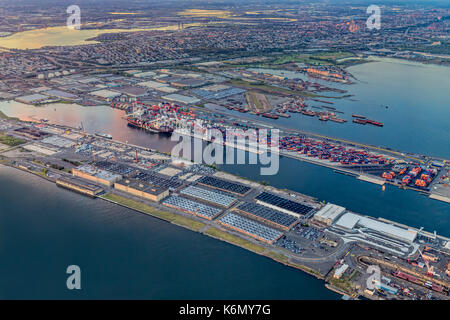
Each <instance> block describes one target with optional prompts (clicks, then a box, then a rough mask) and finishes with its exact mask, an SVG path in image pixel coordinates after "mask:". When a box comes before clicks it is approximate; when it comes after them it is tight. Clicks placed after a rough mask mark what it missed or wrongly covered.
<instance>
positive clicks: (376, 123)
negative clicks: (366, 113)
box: [366, 119, 383, 127]
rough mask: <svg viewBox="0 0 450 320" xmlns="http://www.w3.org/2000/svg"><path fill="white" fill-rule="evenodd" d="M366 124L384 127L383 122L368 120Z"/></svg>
mask: <svg viewBox="0 0 450 320" xmlns="http://www.w3.org/2000/svg"><path fill="white" fill-rule="evenodd" d="M366 123H369V124H373V125H374V126H378V127H382V126H383V124H382V123H381V122H378V121H374V120H370V119H367V120H366Z"/></svg>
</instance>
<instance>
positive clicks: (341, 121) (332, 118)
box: [330, 117, 347, 123]
mask: <svg viewBox="0 0 450 320" xmlns="http://www.w3.org/2000/svg"><path fill="white" fill-rule="evenodd" d="M330 121H334V122H338V123H344V122H347V120H345V119H341V118H335V117H331V118H330Z"/></svg>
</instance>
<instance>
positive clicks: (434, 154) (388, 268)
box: [0, 1, 450, 300]
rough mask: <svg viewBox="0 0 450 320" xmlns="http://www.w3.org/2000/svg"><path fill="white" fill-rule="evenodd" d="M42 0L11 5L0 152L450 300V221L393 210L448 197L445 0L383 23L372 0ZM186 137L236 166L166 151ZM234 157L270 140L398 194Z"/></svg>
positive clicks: (124, 202)
mask: <svg viewBox="0 0 450 320" xmlns="http://www.w3.org/2000/svg"><path fill="white" fill-rule="evenodd" d="M44 2H45V1H44ZM44 2H43V3H40V2H39V3H34V4H32V3H29V4H27V5H24V4H22V3H21V2H20V3H18V4H15V3H11V4H9V3H8V4H7V5H5V6H3V7H2V8H1V12H2V20H3V22H4V23H3V26H2V27H1V30H0V166H9V167H11V168H15V169H11V170H16V169H17V170H22V171H24V172H27V173H29V174H33V175H36V176H38V177H40V178H42V179H45V180H47V181H49V182H51V183H53V184H54V185H55V186H57V187H60V188H62V189H61V190H62V191H63V192H67V193H66V194H69V195H71V196H76V197H79V196H80V197H81V196H84V197H86V198H87V199H88V200H89V201H106V202H107V203H106V202H105V203H103V202H102V203H103V204H107V205H111V206H122V207H125V208H129V209H132V210H133V211H134V212H135V213H136V215H137V214H143V215H147V216H151V217H153V218H157V219H161V220H163V221H166V222H169V223H172V224H174V225H176V226H180V227H183V228H187V229H189V230H191V231H193V232H197V233H199V234H201V235H202V236H203V235H204V236H209V237H212V238H215V239H218V240H221V241H225V242H227V243H230V244H233V245H236V246H239V247H241V248H243V249H246V250H249V251H251V252H253V253H256V254H259V255H262V256H265V257H267V258H270V259H273V260H275V261H277V262H279V263H282V264H284V265H286V266H289V267H292V268H296V269H299V270H301V271H303V272H305V273H307V274H309V275H311V276H314V277H316V278H318V279H321V280H323V282H324V284H325V286H326V287H327V288H328V289H330V290H332V291H335V292H337V293H339V294H340V295H342V296H343V298H346V299H355V300H362V299H371V300H387V299H392V300H450V292H449V291H450V238H448V236H450V235H449V234H442V235H439V234H437V232H436V231H434V232H431V230H429V231H430V232H429V231H427V230H424V228H423V227H420V223H423V219H427V217H426V216H425V217H422V216H424V214H423V213H424V212H415V213H414V212H411V214H410V218H411V217H413V216H414V215H416V216H420V217H421V218H420V219H422V220H420V219H416V220H401V219H402V218H403V216H402V215H401V213H404V212H397V211H396V210H398V208H400V211H405V212H406V211H408V210H409V211H413V210H412V209H411V208H412V207H413V205H410V207H409V208H408V207H407V206H406V203H408V201H409V200H410V199H411V198H408V197H405V198H401V196H400V197H399V193H401V195H402V196H403V195H406V196H411V197H413V196H414V197H420V196H422V195H423V196H426V197H429V198H430V199H433V200H436V201H433V204H438V205H448V203H450V159H448V150H449V149H448V145H443V144H445V143H447V144H448V137H446V135H445V133H447V131H448V123H446V122H445V121H444V120H442V119H445V118H447V119H448V117H447V116H448V111H444V110H443V109H444V108H442V106H443V105H445V103H446V102H447V101H448V97H446V96H445V91H446V89H447V87H448V83H447V82H446V80H445V79H448V71H447V70H445V69H444V71H442V68H443V67H439V65H449V64H450V56H449V55H448V48H449V42H448V31H449V30H450V29H449V21H450V19H449V10H448V8H446V7H441V6H433V5H429V6H428V5H423V6H422V5H419V4H417V5H416V4H414V5H411V4H398V5H388V4H386V5H383V6H382V9H383V11H382V12H383V18H382V28H376V29H377V30H372V29H373V28H369V20H370V19H371V18H372V17H373V16H369V15H366V14H368V13H369V12H370V11H366V9H367V10H368V9H369V8H366V7H365V6H363V5H359V4H358V5H356V4H355V5H351V6H349V5H348V4H338V3H327V4H326V5H324V4H323V3H320V2H317V3H316V2H308V1H306V2H304V3H297V4H295V5H294V4H291V3H288V2H289V1H287V2H286V3H282V2H280V3H277V4H275V6H274V4H273V3H271V2H267V3H266V2H259V1H256V2H252V3H246V4H233V5H231V4H228V3H227V2H224V3H222V2H217V3H214V1H213V2H211V1H209V2H208V3H207V4H206V3H202V2H201V1H200V2H199V3H198V4H195V5H198V6H199V7H202V8H203V9H196V8H192V7H190V6H191V5H194V4H188V3H176V2H173V1H169V2H167V3H164V2H162V3H156V2H155V3H151V4H149V3H148V2H146V1H134V2H130V3H128V4H127V8H121V7H120V5H119V4H115V5H114V6H113V7H114V8H109V7H108V6H106V5H105V6H99V5H97V4H93V3H88V2H85V3H83V8H82V9H83V10H82V13H83V19H82V21H83V23H82V24H81V25H79V28H78V29H79V30H77V32H72V31H73V30H68V29H70V28H66V24H67V27H69V20H67V16H66V15H65V13H66V12H67V13H68V12H69V11H66V10H68V9H67V8H66V7H65V5H64V4H62V3H56V2H55V3H54V4H52V5H50V4H47V6H45V4H44ZM375 7H377V6H375ZM122 9H126V10H122ZM122 11H123V12H122ZM125 11H126V12H125ZM61 13H62V14H61ZM17 17H20V18H21V19H20V21H19V20H18V18H17ZM366 19H369V20H366ZM394 60H395V61H394ZM406 66H407V67H406ZM358 67H367V68H358ZM403 68H405V69H403ZM406 68H408V69H406ZM399 70H400V71H399ZM417 70H419V71H417ZM446 72H447V73H446ZM396 73H397V74H396ZM399 73H404V77H403V78H401V77H398V74H399ZM415 75H418V76H415ZM430 75H431V76H430ZM417 78H420V79H421V80H422V82H420V81H418V82H415V81H413V80H417ZM380 79H381V80H380ZM436 79H438V80H437V81H436ZM405 83H406V84H407V85H406V86H405ZM416 88H420V90H416V91H417V92H413V91H414V89H416ZM447 91H448V90H447ZM374 92H375V94H373V93H374ZM405 92H406V93H405ZM436 96H437V97H436ZM424 110H426V111H424ZM446 112H447V113H446ZM91 120H92V121H91ZM83 122H84V123H83ZM447 122H448V121H447ZM85 126H86V127H85ZM397 128H399V129H398V130H396V129H397ZM174 137H180V138H182V139H186V140H187V141H189V146H191V145H194V148H195V147H198V146H199V145H200V146H201V147H204V146H206V147H210V148H211V147H218V148H217V149H216V148H215V149H214V156H215V157H216V158H219V157H220V156H222V154H223V156H224V159H225V158H226V161H222V162H220V161H212V163H210V162H208V161H207V160H206V159H204V158H203V157H201V158H200V159H198V158H197V157H196V156H197V155H198V154H199V152H197V151H199V150H198V149H197V150H194V151H196V152H194V153H195V154H191V153H188V155H186V154H184V153H183V155H181V154H173V153H175V151H174V149H172V151H170V152H169V151H167V150H164V151H165V152H162V151H163V150H159V149H161V148H162V147H164V148H166V147H167V148H170V147H171V146H172V142H169V141H174V140H173V139H172V140H170V138H174ZM129 139H132V140H129ZM152 139H153V140H152ZM158 139H160V140H161V141H162V142H161V143H163V145H159V146H157V147H155V146H154V144H152V142H155V141H156V140H158ZM394 140H395V141H394ZM129 141H132V142H131V143H129ZM149 146H151V147H149ZM219 147H220V148H219ZM153 148H158V150H155V149H153ZM211 149H212V148H211ZM183 150H184V149H183ZM230 150H232V151H233V152H232V157H233V158H232V159H229V158H228V151H230ZM402 150H408V151H402ZM184 151H186V150H184ZM202 151H203V150H202ZM235 152H236V155H237V158H238V161H237V162H238V164H240V163H239V156H240V155H243V157H242V158H244V159H245V160H246V157H248V158H249V159H250V161H249V162H250V164H254V165H255V167H256V166H257V167H258V169H260V170H261V171H260V172H262V169H267V167H264V164H263V161H261V163H258V162H257V161H256V160H255V163H251V162H252V160H251V159H256V158H257V157H258V156H260V160H262V159H263V157H264V156H266V157H267V158H270V157H268V155H270V156H271V157H276V158H277V160H279V159H278V157H281V158H290V159H284V160H285V163H286V160H289V161H290V163H291V164H292V163H293V162H295V161H293V160H291V159H294V160H298V161H302V162H307V163H303V164H301V165H309V164H313V165H316V166H322V167H325V168H328V169H331V170H333V171H334V172H335V173H337V174H341V175H345V176H349V177H352V178H356V179H358V180H359V181H354V182H356V183H358V184H359V183H361V185H363V184H364V186H365V187H372V188H376V191H377V192H380V193H381V196H380V198H379V199H378V200H380V199H383V200H382V201H379V202H381V205H379V206H378V207H377V209H376V210H375V209H374V210H371V209H372V206H373V207H376V206H377V205H378V204H377V203H376V202H377V201H376V200H377V199H375V200H374V199H372V198H370V197H369V193H368V195H366V194H363V193H364V192H363V191H362V190H370V188H367V189H364V188H361V191H360V190H359V189H358V190H357V193H358V194H354V193H352V194H351V195H344V193H346V192H345V191H348V190H352V191H354V190H355V189H351V188H349V189H346V188H345V186H344V184H345V181H347V183H348V181H349V179H350V178H348V177H344V176H337V178H336V179H335V180H334V179H330V180H329V181H330V182H333V183H334V184H330V185H326V184H325V183H324V182H323V181H322V179H321V178H320V176H319V177H318V176H317V175H316V174H315V173H316V172H317V171H315V172H313V171H314V170H316V169H322V168H319V167H313V166H312V165H311V166H309V167H307V168H306V169H305V171H301V170H300V169H299V171H298V172H301V173H302V174H304V176H299V175H298V176H296V173H298V172H295V171H294V170H291V169H293V168H292V167H289V168H287V169H289V173H288V175H289V177H287V178H286V179H283V178H282V179H281V180H282V181H281V183H278V187H279V188H275V187H273V186H270V183H272V182H273V181H270V179H269V181H266V180H264V181H261V182H256V181H252V180H249V179H247V178H243V177H240V176H237V175H234V174H230V173H227V172H225V171H222V170H226V165H229V164H231V163H236V162H235V159H234V155H235ZM200 155H201V156H203V155H204V154H203V153H200ZM210 155H211V158H213V157H212V153H211V154H210ZM216 158H215V159H216ZM270 159H271V160H272V158H270ZM229 160H231V161H230V162H229ZM243 162H245V161H243ZM270 164H271V165H272V162H270ZM295 164H296V165H299V163H297V162H295ZM299 167H300V166H299ZM312 167H313V169H311V168H312ZM240 168H242V167H240ZM283 169H284V168H283ZM302 169H303V168H302ZM243 170H245V169H243ZM248 171H249V172H250V171H251V170H250V169H249V170H248ZM306 171H308V172H306ZM233 172H234V171H233ZM310 172H313V173H310ZM238 173H239V171H238ZM238 173H237V174H238ZM277 173H278V171H277ZM308 174H311V175H310V176H308ZM263 175H264V174H262V173H261V174H260V176H261V177H262V176H263ZM244 176H246V177H248V176H247V175H244ZM281 177H283V175H281ZM284 177H286V176H284ZM333 177H336V176H334V175H333ZM277 178H278V177H277ZM295 179H298V180H295ZM341 179H342V180H341ZM345 179H347V180H345ZM288 180H289V181H288ZM338 180H339V181H338ZM289 183H290V184H289ZM316 183H317V184H316ZM280 184H281V185H280ZM315 184H316V188H317V185H318V186H319V187H320V188H321V189H322V190H325V189H326V191H327V192H328V191H330V190H331V191H330V193H326V192H325V193H320V195H318V193H317V192H316V193H314V192H312V188H313V187H314V185H315ZM388 185H390V186H395V187H396V188H392V189H390V190H386V187H389V186H388ZM297 186H298V187H299V188H298V189H296V188H297ZM300 187H301V188H303V189H300ZM285 188H290V189H295V190H297V191H299V190H301V193H300V191H299V192H295V191H292V190H289V189H285ZM338 188H342V190H343V191H342V192H341V193H340V194H339V197H341V198H338V197H337V196H336V194H338V193H339V192H337V191H338ZM397 188H400V189H402V190H405V191H402V190H398V189H397ZM63 189H64V190H63ZM67 190H68V191H67ZM344 190H345V191H344ZM310 191H311V193H309V192H310ZM388 191H389V192H391V196H392V197H397V198H398V199H399V201H398V202H399V203H402V205H401V207H399V206H397V207H396V206H392V207H391V203H389V201H388V199H389V198H388V197H384V196H386V194H387V192H388ZM393 191H395V192H393ZM409 191H414V192H409ZM70 192H75V193H78V194H80V195H76V194H73V193H70ZM397 192H399V193H397ZM308 193H309V194H314V195H315V196H317V197H320V198H322V195H323V199H320V200H319V199H317V198H314V197H311V196H308V195H307V194H308ZM348 193H350V192H348ZM361 194H362V196H363V197H364V196H365V197H366V198H367V199H369V198H370V199H369V200H368V201H366V202H364V201H361V200H362V199H361ZM372 194H373V193H372ZM392 194H394V195H392ZM411 194H412V195H411ZM333 196H334V197H333ZM347 196H348V197H354V199H353V202H351V201H350V202H346V201H345V199H343V198H344V197H347ZM358 197H359V198H358ZM89 198H92V199H89ZM397 198H396V200H397ZM367 199H366V200H367ZM385 199H386V201H385ZM390 199H392V198H390ZM426 200H427V201H431V200H428V199H426ZM401 201H405V202H401ZM335 203H339V205H337V204H335ZM364 204H366V205H364ZM403 204H405V205H404V207H403ZM429 204H430V203H427V205H429ZM358 205H359V206H358ZM368 206H370V207H368ZM350 207H352V208H353V209H350ZM438 208H442V207H438ZM447 208H448V207H446V209H447ZM377 210H378V211H377ZM379 210H386V211H389V210H390V212H391V213H392V215H383V217H389V218H390V217H393V218H392V219H393V220H397V218H398V220H399V221H403V223H399V222H396V221H391V220H387V219H385V218H382V217H378V218H377V217H375V216H377V215H376V214H374V212H378V213H379V212H381V211H379ZM133 211H130V212H131V213H130V214H131V215H132V216H133V217H136V216H135V215H134V212H133ZM354 211H358V212H354ZM364 211H367V212H364ZM393 211H395V212H393ZM436 211H439V210H436ZM444 211H448V210H445V209H443V210H442V212H436V213H435V214H436V215H435V217H434V218H435V219H441V220H433V221H432V222H430V223H431V226H432V223H433V222H436V221H442V219H448V216H445V215H444V214H446V212H444ZM428 212H431V209H430V210H428ZM383 213H384V211H383ZM433 214H434V212H433ZM143 217H144V218H145V219H146V218H147V217H145V216H143ZM415 218H416V217H414V219H415ZM149 219H150V218H149ZM390 219H391V218H390ZM74 221H75V220H74ZM405 221H406V222H405ZM410 221H415V222H414V223H409V222H410ZM13 222H14V221H13ZM416 222H417V223H416ZM406 224H419V225H414V226H409V225H406ZM425 226H427V227H430V224H426V225H425ZM443 229H444V231H445V227H444V228H443ZM96 231H97V229H96ZM147 235H148V234H146V236H147ZM171 236H172V235H171ZM15 237H16V238H17V236H16V235H15ZM8 240H9V239H8ZM121 241H122V242H121V244H122V243H124V242H125V241H124V240H123V238H122V239H121ZM14 242H16V241H14ZM17 242H18V241H17ZM108 245H110V244H109V242H108ZM11 247H12V246H11ZM111 247H112V248H114V246H112V245H111ZM124 248H125V246H124ZM69 249H70V248H69ZM17 251H18V252H21V251H20V250H17ZM104 251H108V250H104ZM118 251H120V250H118ZM136 251H137V252H138V250H136ZM145 252H147V251H145ZM203 253H204V252H202V254H203ZM46 254H47V252H46ZM99 257H100V256H99ZM177 258H178V257H177ZM105 260H106V259H105ZM55 261H56V259H55ZM92 261H94V260H92ZM102 261H103V259H102ZM130 261H131V260H130ZM140 261H141V260H139V262H138V264H140V263H141V262H140ZM205 265H208V264H205ZM130 266H131V267H132V268H134V270H135V271H136V270H137V269H136V268H137V267H141V265H138V266H136V265H134V264H133V265H132V264H131V263H130ZM164 267H166V266H165V265H164ZM183 267H184V265H183ZM373 268H375V269H376V270H375V271H376V272H375V273H373V274H371V272H370V270H371V269H373ZM17 269H18V270H19V268H17ZM187 269H188V268H187ZM210 269H213V268H210ZM129 270H130V269H128V272H130V271H129ZM253 270H254V269H252V271H253ZM283 271H284V270H283ZM83 272H84V271H83ZM146 272H147V273H148V274H150V273H151V272H152V271H148V270H146ZM183 276H184V277H185V278H188V277H186V276H185V275H183ZM124 278H125V277H124ZM161 278H163V277H161ZM175 278H176V277H174V279H175ZM224 279H225V277H224ZM127 280H128V279H127ZM227 280H228V278H227ZM8 281H9V278H8ZM196 281H197V279H196ZM142 282H145V280H143V281H142ZM255 282H257V281H255ZM230 283H231V281H230ZM242 283H245V280H242ZM166 284H167V283H164V285H166ZM100 287H101V286H100ZM217 287H220V286H217ZM21 289H22V288H21ZM34 289H35V288H33V290H34ZM152 289H153V287H152ZM164 289H165V288H164ZM210 289H211V288H208V290H210ZM301 289H305V288H301ZM306 289H308V288H306ZM105 291H106V290H105ZM113 291H119V290H113ZM123 291H130V292H131V291H133V290H129V289H128V288H126V290H123ZM154 291H155V292H157V291H163V290H159V289H158V288H157V286H155V289H154ZM274 291H275V290H274ZM281 291H283V290H281ZM208 293H209V292H208ZM123 296H124V297H127V295H123ZM211 296H214V295H211ZM233 297H234V295H233Z"/></svg>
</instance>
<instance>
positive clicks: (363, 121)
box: [353, 118, 367, 124]
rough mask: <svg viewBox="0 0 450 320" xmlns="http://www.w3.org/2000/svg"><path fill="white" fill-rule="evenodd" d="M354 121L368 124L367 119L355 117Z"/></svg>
mask: <svg viewBox="0 0 450 320" xmlns="http://www.w3.org/2000/svg"><path fill="white" fill-rule="evenodd" d="M353 122H354V123H359V124H366V123H367V120H363V119H359V118H355V119H353Z"/></svg>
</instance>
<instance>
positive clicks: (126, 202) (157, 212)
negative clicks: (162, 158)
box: [101, 193, 205, 231]
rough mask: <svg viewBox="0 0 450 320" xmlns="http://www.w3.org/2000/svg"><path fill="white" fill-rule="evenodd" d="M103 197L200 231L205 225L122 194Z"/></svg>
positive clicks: (109, 194) (108, 194)
mask: <svg viewBox="0 0 450 320" xmlns="http://www.w3.org/2000/svg"><path fill="white" fill-rule="evenodd" d="M101 197H102V198H104V199H106V200H110V201H113V202H116V203H118V204H121V205H123V206H126V207H128V208H131V209H134V210H137V211H140V212H143V213H146V214H149V215H151V216H154V217H157V218H160V219H163V220H166V221H169V222H172V223H174V224H178V225H181V226H184V227H187V228H189V229H192V230H195V231H198V230H200V229H201V228H203V227H204V226H205V224H204V223H201V222H197V221H194V220H191V219H189V218H185V217H183V216H179V215H176V214H174V213H171V212H168V211H163V210H159V209H156V208H154V207H152V206H149V205H147V204H145V203H142V202H138V201H135V200H132V199H129V198H125V197H122V196H119V195H116V194H113V193H107V194H105V195H102V196H101Z"/></svg>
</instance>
